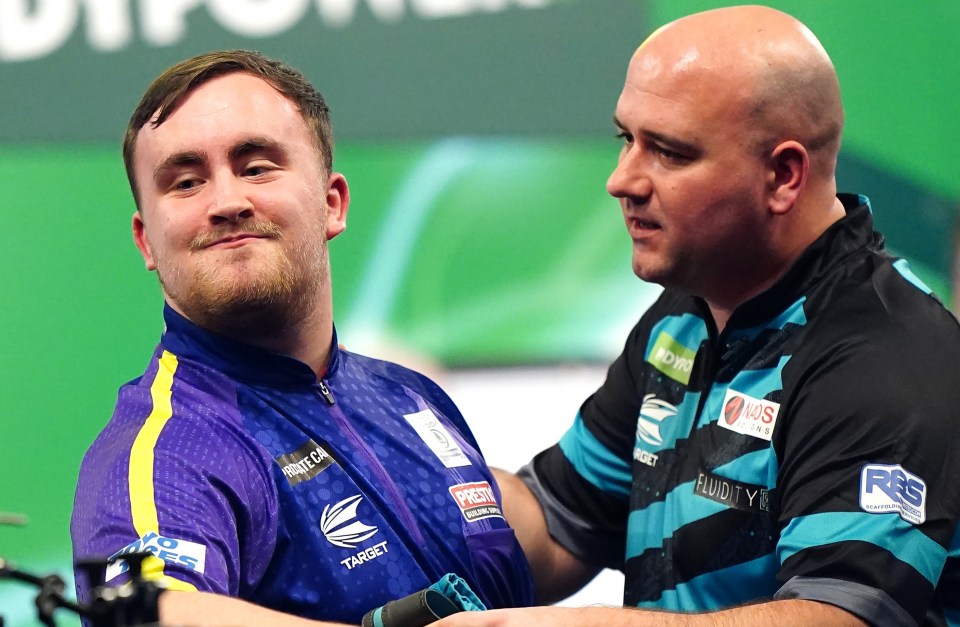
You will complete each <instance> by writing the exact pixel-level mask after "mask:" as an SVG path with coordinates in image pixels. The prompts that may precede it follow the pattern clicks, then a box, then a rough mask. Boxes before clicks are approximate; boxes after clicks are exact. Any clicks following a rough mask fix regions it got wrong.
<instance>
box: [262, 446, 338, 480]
mask: <svg viewBox="0 0 960 627" xmlns="http://www.w3.org/2000/svg"><path fill="white" fill-rule="evenodd" d="M276 462H277V464H278V465H279V466H280V469H281V470H282V471H283V476H284V477H286V478H287V482H288V483H290V485H297V484H298V483H300V482H302V481H307V480H308V479H313V478H314V477H316V476H317V475H319V474H320V473H321V472H323V471H324V470H326V469H327V468H328V467H330V465H331V464H333V463H334V461H333V457H332V456H331V455H330V453H328V452H327V451H326V450H324V448H323V447H322V446H320V445H319V444H317V443H316V442H314V441H313V440H307V443H306V444H304V445H303V446H301V447H300V448H298V449H297V450H295V451H294V452H292V453H286V454H284V455H281V456H280V457H278V458H277V459H276Z"/></svg>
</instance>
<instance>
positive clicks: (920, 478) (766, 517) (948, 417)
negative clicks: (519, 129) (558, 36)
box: [441, 7, 960, 627]
mask: <svg viewBox="0 0 960 627" xmlns="http://www.w3.org/2000/svg"><path fill="white" fill-rule="evenodd" d="M615 122H616V125H617V128H618V129H619V132H620V135H621V136H622V138H623V146H622V148H621V152H620V158H619V163H618V165H617V167H616V169H615V170H614V172H613V174H612V175H611V176H610V179H609V181H608V183H607V189H608V191H609V192H610V193H611V194H612V195H613V196H615V197H617V198H618V199H619V200H620V204H621V207H622V209H623V217H624V220H625V222H626V226H627V230H628V232H629V235H630V238H631V239H632V241H633V270H634V272H635V273H636V274H637V276H639V277H640V278H641V279H643V280H644V281H651V282H654V283H659V284H661V285H663V286H664V287H665V288H666V289H665V291H664V292H663V294H662V296H661V298H660V299H659V300H658V301H657V303H656V304H654V305H653V307H651V309H650V310H649V311H648V312H647V313H646V314H645V315H644V316H643V317H642V319H641V320H640V322H639V323H638V324H637V326H636V327H635V328H634V329H633V331H632V333H631V334H630V336H629V338H628V339H627V341H626V345H625V347H624V350H623V353H622V354H621V355H620V357H619V358H618V359H617V360H616V361H615V362H614V363H613V365H612V366H611V367H610V370H609V372H608V375H607V379H606V381H605V382H604V384H603V385H602V387H600V389H599V390H597V392H596V393H595V394H593V395H592V396H591V397H590V398H588V399H587V400H586V402H585V403H584V404H583V405H582V407H581V408H580V411H579V413H578V414H577V416H576V419H575V421H574V423H573V426H572V427H571V428H570V430H569V431H568V432H567V433H566V435H565V436H564V437H563V438H562V439H561V441H560V442H559V443H558V444H557V445H556V446H554V447H552V448H550V449H548V450H546V451H544V452H543V453H541V454H540V455H538V456H537V457H536V458H534V460H533V461H532V462H531V463H530V464H529V465H528V466H526V467H525V468H524V469H522V470H521V472H520V474H519V477H514V476H510V475H504V476H502V477H499V481H500V485H501V487H502V488H503V490H504V494H505V497H504V500H505V507H506V514H507V518H508V519H509V521H510V522H511V524H512V525H513V526H514V527H515V528H516V529H517V533H518V535H519V537H520V540H521V544H522V545H523V547H524V550H525V552H526V554H527V556H528V558H529V560H530V562H531V564H532V566H533V568H534V577H535V581H536V584H537V591H538V595H539V598H540V601H541V602H551V601H554V600H557V599H559V598H562V597H564V596H566V595H568V594H569V593H571V592H573V591H574V590H576V589H577V588H579V587H580V586H582V585H583V584H584V583H585V582H586V581H588V580H589V579H590V578H592V576H593V575H594V574H595V573H596V572H597V571H598V570H599V569H600V568H602V567H612V568H619V569H622V570H623V571H624V573H625V577H626V584H625V591H624V604H625V605H626V606H632V607H636V608H640V609H632V608H631V609H630V610H626V609H615V608H579V609H570V608H538V609H526V610H508V611H500V612H488V613H485V614H470V615H458V616H456V617H452V618H451V619H448V620H446V621H444V622H442V623H441V625H443V626H444V627H454V626H459V627H464V626H467V625H518V626H519V625H550V626H551V627H562V626H566V625H577V626H582V625H603V626H604V627H614V626H617V625H685V626H687V625H780V626H783V625H863V624H873V625H917V624H924V625H942V624H944V622H945V621H946V622H947V623H949V622H950V621H951V619H952V621H953V622H954V624H960V623H958V619H960V586H958V584H957V582H960V568H958V558H957V555H958V552H960V547H958V545H960V542H958V539H957V538H958V536H957V535H956V528H957V518H958V512H960V481H957V479H956V478H957V477H958V476H960V454H958V451H960V420H957V417H958V412H960V385H958V380H957V372H958V368H960V366H958V364H960V327H958V325H957V322H956V320H954V319H953V318H952V316H950V314H948V312H947V311H946V310H945V309H944V307H943V306H942V304H941V303H940V302H939V301H938V300H937V299H936V298H934V297H932V296H931V295H930V292H929V289H927V288H926V287H925V286H924V285H923V284H922V283H921V282H920V281H919V280H918V279H917V278H916V277H915V276H914V275H913V274H911V273H910V271H909V269H908V267H907V265H906V263H905V262H904V261H903V260H895V259H893V258H892V257H890V256H889V255H888V254H887V253H886V252H885V251H884V249H883V239H882V237H881V236H880V235H879V234H877V233H875V232H874V231H873V228H872V219H871V210H870V207H869V204H868V200H867V199H866V197H864V196H857V195H843V194H841V195H839V196H838V195H837V193H836V182H835V176H834V170H835V166H836V162H837V153H838V150H839V146H840V135H841V130H842V126H843V109H842V106H841V102H840V90H839V86H838V82H837V77H836V73H835V71H834V69H833V66H832V64H831V62H830V59H829V57H828V56H827V54H826V52H825V51H824V49H823V47H822V46H821V45H820V43H819V42H818V41H817V39H816V38H815V36H814V35H813V34H812V33H811V32H810V31H809V30H808V29H807V28H806V27H805V26H803V25H802V24H801V23H799V22H798V21H797V20H795V19H793V18H792V17H790V16H788V15H785V14H783V13H780V12H778V11H775V10H772V9H769V8H763V7H735V8H727V9H720V10H715V11H709V12H705V13H700V14H696V15H692V16H689V17H686V18H683V19H680V20H678V21H676V22H673V23H672V24H669V25H667V26H665V27H663V28H661V29H660V30H658V31H657V32H655V33H654V34H653V35H652V36H651V37H650V38H649V39H648V40H647V41H646V42H645V43H644V44H643V45H642V46H641V47H640V48H639V49H638V50H637V52H636V53H635V54H634V56H633V58H632V60H631V61H630V65H629V69H628V70H627V77H626V83H625V85H624V88H623V92H622V93H621V94H620V99H619V101H618V102H617V108H616V114H615Z"/></svg>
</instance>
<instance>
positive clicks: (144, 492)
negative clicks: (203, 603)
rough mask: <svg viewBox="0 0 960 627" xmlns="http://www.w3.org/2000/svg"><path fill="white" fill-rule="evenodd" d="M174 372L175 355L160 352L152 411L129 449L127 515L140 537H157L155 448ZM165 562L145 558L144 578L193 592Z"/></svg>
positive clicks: (169, 413) (165, 416)
mask: <svg viewBox="0 0 960 627" xmlns="http://www.w3.org/2000/svg"><path fill="white" fill-rule="evenodd" d="M176 371H177V356H176V355H174V354H173V353H170V352H168V351H163V354H162V355H161V356H160V362H159V364H158V366H157V376H156V377H155V378H154V380H153V385H151V386H150V398H151V399H152V401H153V409H152V410H151V411H150V415H149V416H147V420H146V422H144V423H143V426H142V427H141V428H140V432H139V433H138V434H137V437H136V439H135V440H134V441H133V446H132V447H131V449H130V469H129V473H128V475H127V483H128V485H129V489H130V514H131V516H132V518H133V527H134V529H136V531H137V534H138V535H139V536H140V537H141V538H142V537H144V536H146V535H147V534H148V533H150V532H153V533H156V534H157V535H161V534H160V521H159V519H158V516H157V503H156V499H155V495H154V488H153V468H154V448H155V447H156V446H157V440H159V439H160V432H161V431H163V427H164V426H166V424H167V421H168V420H170V417H171V416H173V406H172V404H171V402H170V397H171V395H172V389H173V375H174V373H176ZM163 565H164V561H163V560H162V559H160V558H159V557H153V556H151V557H148V558H147V559H145V560H144V561H143V576H144V578H146V579H151V580H155V581H156V580H162V581H164V582H166V584H167V587H168V588H170V589H174V590H196V587H195V586H193V585H191V584H189V583H186V582H183V581H180V580H178V579H173V578H172V577H169V576H167V575H165V574H164V572H163Z"/></svg>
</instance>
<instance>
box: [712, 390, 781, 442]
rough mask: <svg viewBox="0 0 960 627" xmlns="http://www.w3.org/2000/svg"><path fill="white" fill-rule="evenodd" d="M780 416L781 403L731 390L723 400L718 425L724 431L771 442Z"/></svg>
mask: <svg viewBox="0 0 960 627" xmlns="http://www.w3.org/2000/svg"><path fill="white" fill-rule="evenodd" d="M779 414H780V403H774V402H773V401H765V400H763V399H762V398H755V397H753V396H750V395H748V394H744V393H743V392H737V391H736V390H733V389H729V390H727V395H726V396H725V397H724V399H723V410H722V411H721V412H720V417H719V418H718V419H717V424H719V425H720V426H721V427H723V428H724V429H729V430H730V431H736V432H737V433H742V434H743V435H749V436H753V437H755V438H760V439H761V440H766V441H767V442H769V441H770V438H772V437H773V428H774V427H775V426H776V425H777V416H779Z"/></svg>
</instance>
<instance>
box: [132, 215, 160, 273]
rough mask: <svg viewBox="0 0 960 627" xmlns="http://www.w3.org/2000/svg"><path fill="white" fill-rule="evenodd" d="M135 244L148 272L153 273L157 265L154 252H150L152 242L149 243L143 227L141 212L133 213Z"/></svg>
mask: <svg viewBox="0 0 960 627" xmlns="http://www.w3.org/2000/svg"><path fill="white" fill-rule="evenodd" d="M133 243H134V244H136V245H137V250H139V251H140V254H141V255H142V256H143V261H144V264H145V265H146V266H147V270H150V271H151V272H152V271H154V270H156V269H157V264H156V262H155V261H154V260H153V251H151V250H150V242H148V241H147V233H146V231H145V230H144V226H143V216H142V215H140V212H139V211H135V212H134V213H133Z"/></svg>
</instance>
